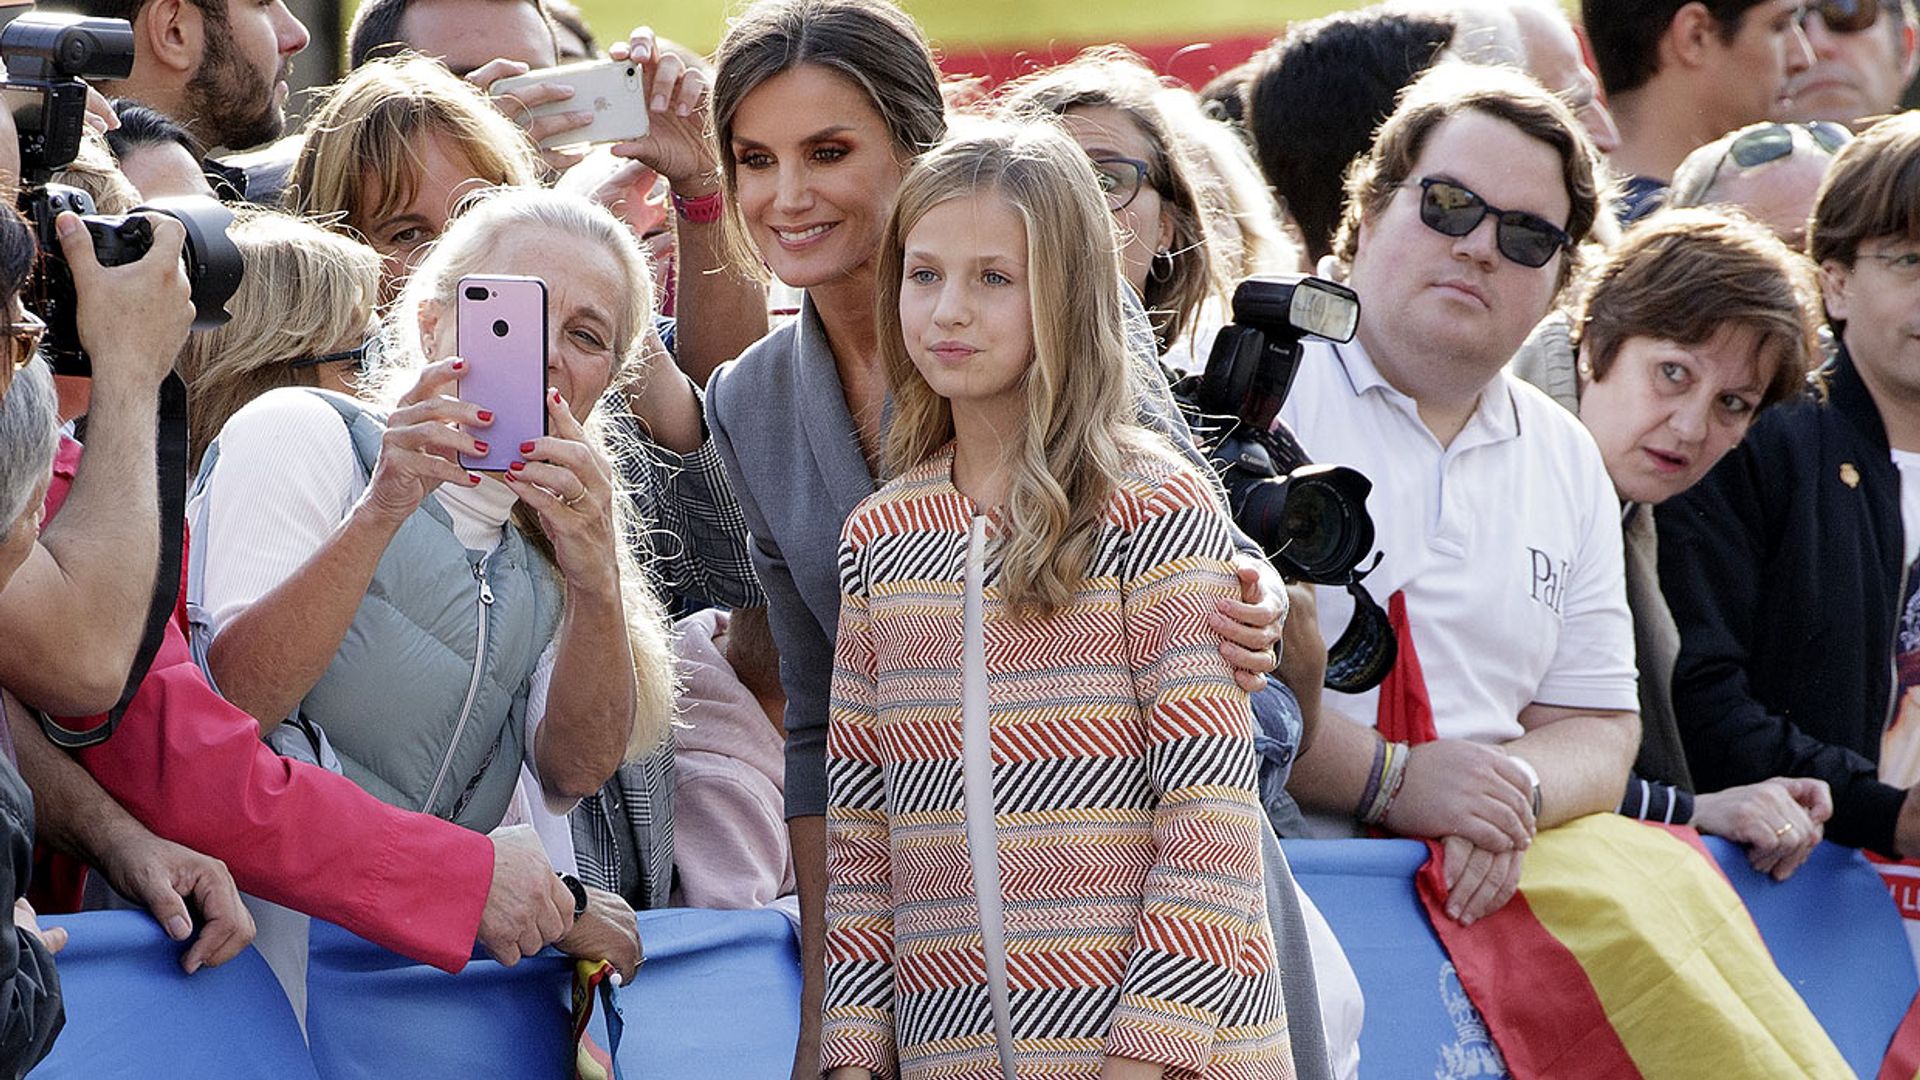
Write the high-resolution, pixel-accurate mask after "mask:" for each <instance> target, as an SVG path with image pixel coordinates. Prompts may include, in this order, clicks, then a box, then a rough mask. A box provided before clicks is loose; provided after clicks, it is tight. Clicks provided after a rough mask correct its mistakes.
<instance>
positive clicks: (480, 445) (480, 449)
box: [473, 439, 487, 454]
mask: <svg viewBox="0 0 1920 1080" xmlns="http://www.w3.org/2000/svg"><path fill="white" fill-rule="evenodd" d="M473 452H474V453H476V454H484V453H486V452H487V444H486V443H484V442H481V441H480V440H479V439H475V440H473Z"/></svg>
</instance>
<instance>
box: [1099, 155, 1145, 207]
mask: <svg viewBox="0 0 1920 1080" xmlns="http://www.w3.org/2000/svg"><path fill="white" fill-rule="evenodd" d="M1147 171H1148V165H1147V163H1146V162H1144V161H1140V160H1137V159H1135V158H1123V157H1103V158H1094V159H1093V178H1094V179H1095V180H1098V181H1099V182H1100V194H1101V195H1103V196H1105V197H1106V200H1107V209H1109V210H1111V211H1113V212H1114V213H1116V214H1117V213H1119V212H1120V211H1122V210H1125V209H1126V208H1127V204H1128V203H1131V202H1133V200H1134V199H1135V198H1137V197H1139V195H1140V189H1141V188H1142V187H1143V186H1145V185H1146V182H1147Z"/></svg>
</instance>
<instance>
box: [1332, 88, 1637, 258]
mask: <svg viewBox="0 0 1920 1080" xmlns="http://www.w3.org/2000/svg"><path fill="white" fill-rule="evenodd" d="M1465 112H1478V113H1482V114H1484V115H1487V116H1491V117H1493V118H1495V119H1497V120H1505V121H1506V122H1507V123H1509V124H1512V125H1513V126H1514V127H1517V128H1519V129H1520V130H1521V132H1523V133H1524V134H1526V135H1529V136H1531V137H1533V138H1535V139H1538V140H1539V141H1541V142H1543V143H1546V144H1547V145H1548V146H1550V147H1552V148H1553V150H1554V152H1555V153H1557V154H1559V155H1560V179H1561V182H1562V183H1563V184H1565V186H1566V189H1567V201H1568V203H1569V205H1570V206H1571V209H1570V210H1569V211H1568V214H1567V221H1566V224H1565V226H1564V227H1565V229H1566V231H1567V235H1568V236H1570V237H1572V238H1573V244H1572V246H1570V247H1569V248H1568V249H1567V250H1566V251H1565V252H1564V253H1563V254H1562V255H1561V257H1560V282H1561V284H1565V283H1566V281H1567V278H1568V276H1569V275H1571V274H1572V273H1573V271H1574V269H1575V268H1576V267H1577V265H1578V262H1579V257H1580V252H1579V248H1580V245H1581V243H1583V242H1584V241H1585V240H1586V239H1587V234H1588V233H1589V232H1590V231H1592V229H1593V223H1594V220H1595V219H1596V218H1598V217H1599V216H1600V205H1601V200H1600V176H1601V172H1600V154H1599V151H1597V150H1596V149H1594V145H1593V139H1592V138H1591V137H1590V136H1589V135H1588V134H1587V129H1586V128H1585V127H1584V126H1582V125H1581V123H1580V120H1579V119H1578V118H1577V117H1575V116H1574V115H1573V110H1571V109H1569V108H1568V107H1567V104H1566V102H1564V101H1562V100H1560V98H1559V97H1558V96H1556V95H1555V94H1553V93H1552V92H1550V91H1549V90H1547V89H1546V88H1545V87H1543V86H1541V85H1540V84H1539V83H1537V82H1535V81H1534V80H1533V79H1531V78H1529V77H1528V76H1526V75H1523V74H1521V73H1520V72H1518V71H1515V70H1513V69H1511V68H1502V67H1485V66H1481V65H1478V64H1459V63H1448V64H1442V65H1440V66H1439V67H1436V68H1434V69H1433V70H1431V71H1429V72H1427V73H1426V74H1425V75H1422V76H1421V77H1420V78H1418V79H1416V80H1415V81H1414V83H1413V85H1411V86H1409V87H1407V90H1406V93H1405V94H1403V95H1401V98H1400V104H1399V106H1398V107H1397V108H1395V109H1394V111H1393V115H1392V116H1389V117H1388V118H1387V122H1386V123H1384V124H1382V125H1380V134H1379V135H1378V137H1376V138H1375V139H1374V141H1373V148H1372V149H1371V150H1368V151H1367V153H1366V155H1365V156H1363V157H1360V158H1357V159H1356V160H1355V161H1354V163H1353V168H1352V169H1351V170H1349V171H1348V173H1347V206H1346V210H1345V211H1344V212H1343V213H1342V214H1341V220H1340V234H1339V236H1338V237H1337V238H1336V239H1335V240H1334V245H1333V250H1334V254H1335V255H1336V256H1338V257H1339V259H1340V261H1341V262H1343V263H1346V264H1348V265H1351V264H1352V263H1353V255H1354V249H1355V247H1356V246H1357V245H1358V243H1359V239H1360V226H1361V225H1362V224H1365V223H1370V222H1372V221H1375V220H1377V219H1378V218H1379V216H1380V214H1381V213H1383V212H1384V211H1385V210H1386V208H1387V204H1388V203H1390V202H1392V201H1393V196H1394V193H1395V192H1397V191H1399V190H1400V188H1401V187H1402V186H1403V185H1404V184H1406V183H1407V181H1408V180H1410V179H1411V178H1412V174H1413V167H1414V165H1415V164H1416V163H1417V162H1418V161H1419V160H1420V155H1421V153H1422V152H1423V151H1424V150H1425V149H1426V145H1427V139H1428V138H1430V137H1431V136H1432V135H1433V133H1434V131H1436V130H1437V129H1438V128H1439V127H1440V125H1441V124H1442V123H1443V122H1445V121H1447V120H1450V119H1452V118H1453V117H1455V116H1458V115H1460V114H1461V113H1465Z"/></svg>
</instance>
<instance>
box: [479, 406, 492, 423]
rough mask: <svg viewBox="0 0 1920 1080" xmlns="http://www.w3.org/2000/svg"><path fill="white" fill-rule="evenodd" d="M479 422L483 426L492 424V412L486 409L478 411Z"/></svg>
mask: <svg viewBox="0 0 1920 1080" xmlns="http://www.w3.org/2000/svg"><path fill="white" fill-rule="evenodd" d="M480 422H481V423H483V424H491V423H493V412H492V411H491V410H488V409H481V410H480Z"/></svg>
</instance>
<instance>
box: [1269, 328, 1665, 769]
mask: <svg viewBox="0 0 1920 1080" xmlns="http://www.w3.org/2000/svg"><path fill="white" fill-rule="evenodd" d="M1281 419H1283V420H1285V421H1286V422H1287V424H1288V425H1290V426H1291V427H1292V428H1293V430H1294V432H1295V434H1297V435H1298V436H1299V438H1300V442H1301V444H1302V445H1303V446H1304V447H1306V450H1307V453H1308V454H1310V455H1311V456H1312V457H1313V459H1314V460H1315V461H1317V462H1323V463H1326V464H1333V465H1348V466H1352V467H1353V468H1356V469H1358V470H1360V471H1361V472H1362V473H1365V474H1366V475H1367V478H1368V479H1370V480H1372V481H1373V492H1372V494H1371V495H1369V496H1368V498H1367V509H1368V511H1369V512H1370V513H1371V514H1372V515H1373V520H1374V525H1375V527H1376V530H1377V532H1376V544H1377V550H1378V551H1380V552H1381V553H1383V558H1382V561H1381V563H1380V566H1379V569H1377V570H1375V571H1374V572H1373V574H1372V575H1371V576H1369V577H1368V578H1367V580H1366V585H1367V588H1368V589H1369V590H1370V591H1371V592H1372V593H1373V596H1374V598H1375V599H1376V600H1378V601H1379V602H1380V606H1381V607H1382V608H1385V607H1386V606H1387V598H1388V597H1389V596H1391V595H1393V593H1394V591H1395V590H1404V591H1405V593H1406V603H1407V618H1408V622H1409V623H1410V624H1411V626H1412V629H1413V641H1414V647H1415V649H1416V650H1417V651H1418V652H1419V655H1420V664H1421V667H1422V669H1423V671H1424V673H1425V675H1426V683H1427V692H1428V696H1429V699H1430V700H1431V701H1432V703H1433V711H1434V725H1435V727H1436V728H1437V729H1438V731H1439V733H1440V735H1441V736H1442V737H1443V738H1459V739H1471V740H1473V741H1475V742H1482V743H1489V744H1498V743H1504V742H1507V741H1508V740H1510V739H1515V738H1518V737H1519V736H1520V735H1521V733H1522V731H1521V727H1520V723H1519V719H1518V718H1519V714H1520V710H1522V709H1524V708H1525V707H1526V706H1527V705H1529V704H1532V703H1535V702H1538V703H1540V704H1545V705H1562V706H1570V707H1576V708H1587V709H1595V710H1628V711H1638V709H1639V699H1638V697H1637V695H1636V690H1635V678H1636V676H1635V670H1634V657H1633V619H1632V616H1631V614H1630V613H1629V612H1628V610H1627V595H1626V571H1625V565H1624V561H1623V554H1622V541H1621V534H1620V503H1619V499H1618V498H1617V497H1616V496H1615V494H1614V491H1613V484H1612V482H1611V481H1610V480H1609V479H1608V478H1607V470H1606V466H1605V464H1604V463H1603V462H1602V460H1601V458H1600V450H1599V448H1598V447H1596V446H1595V445H1594V442H1593V438H1592V436H1590V435H1588V434H1587V429H1586V428H1585V427H1583V426H1581V424H1580V421H1579V420H1578V419H1577V418H1576V417H1574V416H1573V415H1572V414H1570V413H1568V412H1567V411H1566V410H1565V409H1563V408H1561V407H1560V406H1558V405H1556V404H1554V402H1553V400H1552V399H1551V398H1548V397H1547V396H1546V395H1545V394H1542V393H1541V392H1540V391H1538V390H1536V389H1534V388H1533V387H1532V386H1529V385H1528V384H1526V383H1525V382H1523V381H1521V380H1520V379H1518V378H1515V377H1514V376H1512V375H1510V374H1508V373H1507V372H1505V371H1502V372H1501V373H1500V375H1499V376H1498V377H1497V378H1496V379H1495V380H1494V381H1493V382H1492V383H1491V384H1489V385H1488V387H1487V389H1486V391H1485V392H1483V393H1482V394H1481V397H1480V403H1479V405H1478V407H1477V408H1476V409H1475V411H1474V414H1473V417H1472V418H1471V419H1470V420H1468V421H1467V425H1466V427H1465V428H1464V429H1462V430H1461V432H1460V434H1459V435H1458V436H1456V437H1455V438H1454V440H1453V444H1452V445H1451V446H1448V447H1446V448H1444V449H1443V448H1442V447H1441V446H1440V443H1439V441H1438V440H1437V439H1435V438H1434V436H1433V433H1432V432H1430V431H1428V430H1427V427H1426V425H1425V424H1423V423H1421V421H1420V415H1419V412H1418V409H1417V407H1416V405H1415V403H1414V400H1413V399H1412V398H1410V397H1408V396H1407V395H1406V394H1403V393H1401V392H1400V391H1399V390H1396V389H1394V388H1393V387H1392V386H1390V385H1388V383H1387V381H1386V380H1385V379H1384V378H1382V377H1381V375H1380V372H1379V371H1378V369H1376V368H1375V367H1374V366H1373V362H1372V360H1370V359H1369V358H1368V357H1367V354H1366V350H1365V349H1362V348H1361V347H1360V345H1359V343H1358V342H1357V341H1356V342H1353V343H1350V344H1347V345H1340V346H1334V345H1330V344H1328V343H1325V342H1309V343H1307V345H1306V348H1305V354H1304V356H1303V357H1302V359H1301V362H1300V370H1299V375H1298V377H1297V379H1296V381H1295V382H1294V386H1293V392H1292V394H1291V396H1290V397H1289V398H1288V400H1287V404H1286V407H1285V408H1284V409H1283V410H1282V412H1281ZM1371 560H1372V556H1371V555H1369V556H1368V561H1369V562H1370V561H1371ZM1362 565H1365V563H1363V564H1362ZM1317 599H1318V601H1319V611H1320V629H1321V633H1322V634H1323V635H1324V636H1325V638H1326V640H1327V642H1328V643H1329V644H1331V643H1332V642H1333V641H1335V640H1336V639H1337V638H1338V636H1339V634H1340V632H1341V631H1342V630H1343V629H1345V628H1346V625H1347V620H1348V618H1349V616H1350V615H1351V614H1352V612H1353V601H1352V600H1351V598H1349V597H1348V596H1347V594H1346V591H1345V590H1344V589H1335V588H1326V587H1322V588H1321V589H1319V591H1318V596H1317ZM1378 701H1379V692H1378V691H1369V692H1368V693H1365V694H1337V693H1332V692H1328V694H1327V695H1326V698H1325V706H1326V707H1327V708H1328V709H1329V710H1331V711H1332V712H1334V713H1335V714H1337V715H1340V716H1343V717H1345V718H1346V719H1348V720H1351V721H1353V722H1355V723H1358V724H1360V725H1362V726H1365V727H1372V726H1374V720H1375V710H1376V708H1377V706H1378Z"/></svg>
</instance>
